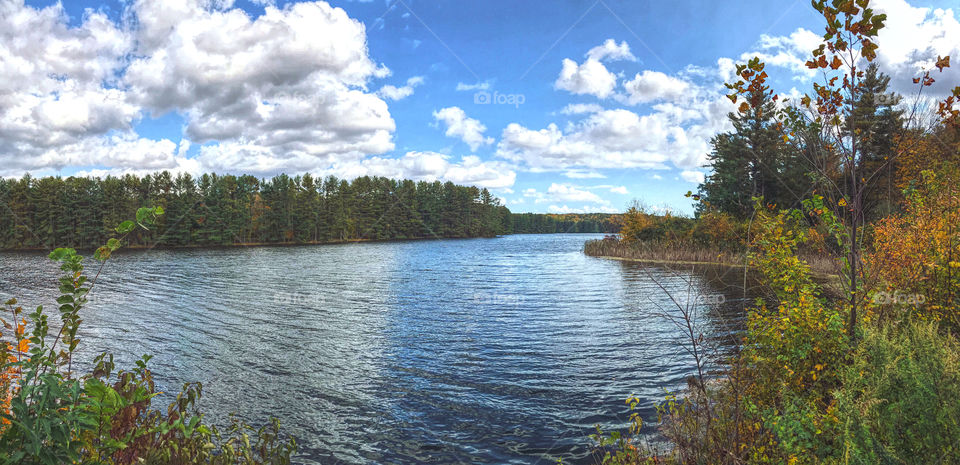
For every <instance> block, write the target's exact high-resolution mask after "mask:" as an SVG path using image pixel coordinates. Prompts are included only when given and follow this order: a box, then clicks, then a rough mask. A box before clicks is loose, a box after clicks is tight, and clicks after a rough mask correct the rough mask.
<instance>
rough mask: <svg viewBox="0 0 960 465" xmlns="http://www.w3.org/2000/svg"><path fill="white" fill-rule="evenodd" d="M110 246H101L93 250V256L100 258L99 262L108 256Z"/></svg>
mask: <svg viewBox="0 0 960 465" xmlns="http://www.w3.org/2000/svg"><path fill="white" fill-rule="evenodd" d="M110 252H111V250H110V247H107V246H103V247H100V248H99V249H97V250H96V251H95V252H93V258H95V259H97V260H100V261H101V262H102V261H104V260H106V259H108V258H110Z"/></svg>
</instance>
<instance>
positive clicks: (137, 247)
mask: <svg viewBox="0 0 960 465" xmlns="http://www.w3.org/2000/svg"><path fill="white" fill-rule="evenodd" d="M559 234H603V233H512V234H499V235H496V236H438V237H405V238H392V239H341V240H334V241H310V242H243V243H235V244H207V245H202V244H194V245H156V246H149V245H124V246H123V248H122V249H121V250H124V249H126V250H151V249H154V250H204V249H211V250H213V249H233V248H238V247H299V246H316V245H340V244H357V243H380V242H413V241H427V240H446V239H452V240H458V239H496V238H499V237H506V236H526V235H559ZM66 247H69V246H66ZM55 248H57V246H54V247H23V248H16V249H0V252H46V251H50V250H53V249H55ZM77 250H94V249H93V248H78V249H77Z"/></svg>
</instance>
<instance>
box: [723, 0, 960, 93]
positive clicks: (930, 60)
mask: <svg viewBox="0 0 960 465" xmlns="http://www.w3.org/2000/svg"><path fill="white" fill-rule="evenodd" d="M870 7H871V8H873V9H874V10H875V13H877V14H879V13H884V14H886V15H887V20H886V24H885V27H884V28H883V29H881V30H880V32H879V35H878V37H877V40H876V41H877V44H878V45H879V46H880V48H879V49H878V54H877V60H876V62H877V63H878V64H879V65H880V70H881V71H883V72H884V73H886V74H888V75H890V76H891V80H890V85H891V87H892V88H893V90H895V91H897V92H899V93H901V94H905V95H909V94H912V93H914V92H916V90H917V88H916V86H915V85H914V84H913V78H914V77H917V76H918V75H920V73H921V72H922V71H923V70H931V69H933V64H934V62H935V61H936V59H937V56H947V55H950V56H951V57H954V58H956V57H957V56H960V20H958V16H957V13H958V12H957V11H955V10H952V9H940V8H936V9H934V8H924V7H914V6H912V5H910V4H909V3H908V2H907V1H905V0H875V1H874V2H872V3H871V5H870ZM821 42H822V37H821V36H820V35H818V34H816V33H813V32H811V31H809V30H807V29H804V28H799V29H797V30H795V31H794V32H792V33H791V34H790V35H789V36H768V35H763V36H761V38H760V41H759V42H758V45H757V47H758V52H751V53H744V54H743V55H741V57H740V59H741V60H747V59H749V58H752V57H753V56H754V55H757V56H759V57H760V59H761V60H762V61H764V62H766V63H767V64H768V65H772V66H779V67H783V68H786V69H789V70H791V71H792V72H793V73H794V74H795V75H796V77H797V78H808V77H810V76H813V75H814V74H815V71H814V70H810V69H807V67H806V66H805V63H806V62H807V60H809V59H811V58H812V55H811V52H812V51H813V49H815V48H817V47H818V46H819V45H820V43H821ZM933 77H934V78H935V79H937V82H936V83H935V84H934V86H933V87H932V88H930V89H927V90H925V91H924V93H925V94H928V95H935V96H942V95H945V94H946V93H947V92H948V91H949V89H951V88H952V87H953V86H955V85H956V82H958V81H960V69H958V68H949V69H948V70H946V71H945V72H944V73H942V74H941V73H939V72H934V73H933Z"/></svg>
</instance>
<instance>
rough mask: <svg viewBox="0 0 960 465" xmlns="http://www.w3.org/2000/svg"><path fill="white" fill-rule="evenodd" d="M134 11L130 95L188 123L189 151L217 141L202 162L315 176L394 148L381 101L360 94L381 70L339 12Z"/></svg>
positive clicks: (142, 7)
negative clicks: (193, 145) (135, 44)
mask: <svg viewBox="0 0 960 465" xmlns="http://www.w3.org/2000/svg"><path fill="white" fill-rule="evenodd" d="M132 11H133V12H134V13H135V15H136V17H137V19H138V22H137V30H136V36H137V40H138V44H139V48H138V49H137V53H136V56H137V57H138V58H136V59H134V60H133V61H132V63H131V64H130V66H129V68H128V69H127V72H126V75H125V77H124V81H125V82H126V84H127V85H128V86H129V87H130V93H131V95H132V98H133V100H134V101H136V102H137V103H139V104H141V105H143V106H144V107H145V108H146V109H149V110H150V112H151V113H153V114H163V113H164V112H167V111H176V112H178V113H180V114H182V115H184V116H185V117H186V120H187V124H186V130H185V132H186V135H187V136H188V137H189V138H190V139H191V140H192V141H193V142H199V143H205V142H219V146H217V147H211V146H205V147H204V149H203V150H202V151H201V161H202V162H203V163H204V164H205V165H207V163H208V162H209V163H210V165H208V166H210V167H211V168H216V169H232V170H235V169H236V168H235V167H237V166H247V167H256V168H261V169H263V168H267V167H270V168H271V169H291V170H292V169H309V168H322V167H324V166H327V165H329V164H330V163H331V162H337V161H345V160H355V159H358V158H361V157H363V156H364V155H365V154H378V153H383V152H386V151H389V150H392V149H393V147H394V145H393V141H392V132H393V131H394V129H395V125H394V121H393V119H392V118H391V116H390V112H389V110H388V108H387V104H386V102H384V101H383V100H382V99H380V98H379V97H377V96H376V95H374V94H370V93H368V92H367V91H366V86H367V84H368V82H369V81H370V80H371V79H373V78H377V77H383V76H385V75H386V74H388V73H389V71H388V70H387V69H386V68H384V67H382V66H380V65H377V64H376V63H374V62H373V61H372V60H371V59H370V57H369V56H368V55H367V43H366V32H365V29H364V25H363V24H362V23H361V22H359V21H357V20H354V19H352V18H350V17H349V16H347V14H346V12H345V11H343V10H342V9H340V8H333V7H331V6H330V5H329V4H327V3H325V2H313V3H296V4H290V5H287V6H285V7H284V8H282V9H278V8H276V7H273V6H267V7H266V8H265V12H264V14H263V15H261V16H259V17H256V18H250V17H249V16H248V15H247V14H246V13H245V12H244V11H243V10H240V9H216V8H209V6H208V5H206V4H202V3H201V2H199V1H198V0H179V1H171V2H153V1H146V0H144V1H139V2H136V3H135V4H134V5H133V6H132ZM248 157H249V158H252V160H248V159H247V158H248ZM287 161H292V162H293V163H292V167H291V168H287V166H288V165H287V164H286V162H287ZM256 173H263V171H256Z"/></svg>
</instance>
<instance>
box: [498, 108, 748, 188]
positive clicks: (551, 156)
mask: <svg viewBox="0 0 960 465" xmlns="http://www.w3.org/2000/svg"><path fill="white" fill-rule="evenodd" d="M687 105H688V108H689V109H691V110H694V111H693V112H679V113H678V112H676V111H673V109H672V108H670V107H664V108H661V109H660V110H656V111H654V112H653V113H650V114H646V115H639V114H637V113H634V112H632V111H629V110H626V109H617V110H605V111H601V112H597V113H593V114H590V115H588V116H587V117H586V118H585V119H583V120H582V121H579V122H576V123H571V124H570V125H568V126H567V128H566V129H565V130H561V129H560V128H559V127H558V126H557V125H556V124H552V123H551V124H549V125H548V126H547V127H546V128H544V129H539V130H537V129H529V128H527V127H524V126H523V125H521V124H519V123H511V124H509V125H508V126H507V127H506V128H505V129H504V131H503V134H502V135H501V140H500V143H499V144H498V146H497V156H499V157H501V158H504V159H507V160H510V161H513V162H516V163H521V164H523V165H525V166H526V167H528V168H529V169H531V170H535V171H569V170H583V169H588V170H598V169H624V168H647V169H665V168H668V167H669V164H673V165H675V166H679V167H683V168H696V167H699V166H702V165H703V164H705V163H706V155H707V153H709V150H710V148H709V141H710V138H711V137H713V136H714V135H715V134H717V133H718V132H721V131H724V130H728V129H729V124H730V123H729V120H728V119H727V116H726V115H727V113H728V112H729V111H731V110H732V104H730V101H729V100H727V99H725V98H723V97H722V96H716V97H714V98H713V99H703V100H697V101H693V102H688V103H687ZM678 114H679V115H681V116H682V117H678ZM691 114H692V115H695V118H694V119H693V120H689V119H688V118H687V117H688V116H689V115H691Z"/></svg>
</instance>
